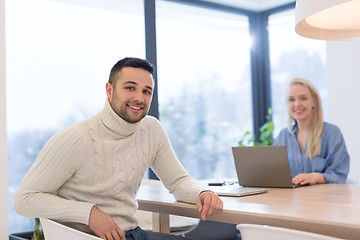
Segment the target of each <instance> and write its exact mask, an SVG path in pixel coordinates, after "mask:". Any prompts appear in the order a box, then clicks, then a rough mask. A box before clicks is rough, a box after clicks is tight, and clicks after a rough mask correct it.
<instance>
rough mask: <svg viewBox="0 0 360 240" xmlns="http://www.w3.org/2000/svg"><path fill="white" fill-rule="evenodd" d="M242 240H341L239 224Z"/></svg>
mask: <svg viewBox="0 0 360 240" xmlns="http://www.w3.org/2000/svg"><path fill="white" fill-rule="evenodd" d="M236 228H237V229H238V230H239V231H240V234H241V239H242V240H257V239H263V240H289V239H291V240H339V239H340V238H334V237H329V236H325V235H321V234H315V233H310V232H303V231H299V230H293V229H288V228H280V227H272V226H267V225H256V224H238V225H236Z"/></svg>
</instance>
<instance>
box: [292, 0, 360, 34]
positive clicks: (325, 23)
mask: <svg viewBox="0 0 360 240" xmlns="http://www.w3.org/2000/svg"><path fill="white" fill-rule="evenodd" d="M295 23H296V27H295V31H296V32H297V33H298V34H300V35H301V36H304V37H308V38H314V39H321V40H348V39H360V0H297V1H296V7H295Z"/></svg>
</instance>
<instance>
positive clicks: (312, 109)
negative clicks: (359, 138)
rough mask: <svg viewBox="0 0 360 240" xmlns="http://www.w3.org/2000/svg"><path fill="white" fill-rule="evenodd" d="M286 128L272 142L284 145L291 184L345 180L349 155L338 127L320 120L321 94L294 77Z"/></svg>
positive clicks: (340, 181)
mask: <svg viewBox="0 0 360 240" xmlns="http://www.w3.org/2000/svg"><path fill="white" fill-rule="evenodd" d="M287 106H288V113H289V121H288V128H285V129H283V130H282V131H281V132H280V134H279V136H278V137H277V138H276V139H275V142H274V145H286V148H287V153H288V157H289V163H290V169H291V175H292V177H293V183H294V184H301V185H305V184H317V183H346V178H347V176H348V173H349V166H350V157H349V154H348V152H347V150H346V146H345V141H344V137H343V135H342V133H341V131H340V129H339V128H338V127H337V126H335V125H333V124H330V123H327V122H324V121H323V116H322V114H323V113H322V107H321V100H320V95H319V93H318V91H317V90H316V88H315V87H314V86H313V85H312V84H311V83H310V82H309V81H307V80H305V79H301V78H295V79H293V80H292V81H291V82H290V85H289V89H288V94H287Z"/></svg>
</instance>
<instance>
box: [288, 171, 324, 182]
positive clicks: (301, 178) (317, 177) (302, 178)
mask: <svg viewBox="0 0 360 240" xmlns="http://www.w3.org/2000/svg"><path fill="white" fill-rule="evenodd" d="M293 183H294V184H295V185H298V184H300V185H306V184H317V183H326V180H325V177H324V176H323V175H322V174H321V173H315V172H314V173H300V174H299V175H297V176H296V177H294V178H293Z"/></svg>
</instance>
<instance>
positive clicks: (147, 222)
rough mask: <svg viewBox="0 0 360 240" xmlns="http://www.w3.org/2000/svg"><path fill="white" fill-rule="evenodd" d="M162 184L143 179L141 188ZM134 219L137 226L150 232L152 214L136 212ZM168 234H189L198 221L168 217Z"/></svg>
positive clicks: (195, 219) (157, 181)
mask: <svg viewBox="0 0 360 240" xmlns="http://www.w3.org/2000/svg"><path fill="white" fill-rule="evenodd" d="M156 184H162V183H161V182H160V181H159V180H154V179H144V180H143V182H142V184H141V185H142V186H144V185H156ZM135 217H136V219H137V220H138V225H139V227H141V228H142V229H144V230H148V231H152V226H153V223H152V213H151V212H148V211H142V210H137V211H136V212H135ZM169 221H170V233H171V234H174V235H181V236H184V234H186V233H188V232H190V231H191V230H193V229H194V228H196V226H197V225H198V224H199V223H200V219H197V218H190V217H182V216H176V215H170V220H169Z"/></svg>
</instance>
